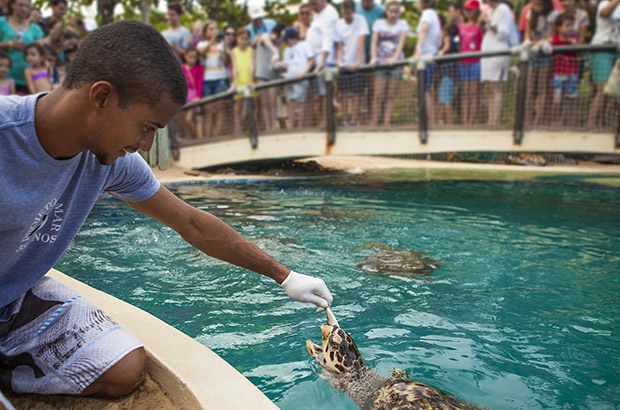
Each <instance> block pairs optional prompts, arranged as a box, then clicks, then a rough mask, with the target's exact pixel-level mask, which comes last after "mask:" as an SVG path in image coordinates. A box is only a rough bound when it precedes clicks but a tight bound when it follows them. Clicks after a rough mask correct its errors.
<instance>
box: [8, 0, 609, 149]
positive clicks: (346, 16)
mask: <svg viewBox="0 0 620 410" xmlns="http://www.w3.org/2000/svg"><path fill="white" fill-rule="evenodd" d="M578 1H579V0H530V2H529V3H528V4H527V5H526V6H525V7H523V9H522V10H521V12H520V14H519V15H516V13H515V11H514V10H513V8H512V5H511V3H510V2H509V0H482V3H481V2H480V1H479V0H465V1H464V3H460V2H454V3H452V4H451V5H450V7H449V9H448V10H447V13H446V14H445V15H442V14H440V13H438V12H437V11H436V0H418V1H417V2H416V5H417V8H418V10H419V13H420V18H419V23H418V25H417V27H415V28H413V27H410V25H409V24H408V23H407V21H406V20H404V19H403V18H402V12H403V7H402V5H401V4H400V3H399V2H398V1H394V0H392V1H388V2H387V3H385V4H384V5H381V4H379V3H377V2H376V1H375V0H359V1H358V2H355V1H354V0H343V1H342V2H341V3H339V5H338V8H336V7H335V6H334V5H332V4H330V3H329V2H327V0H307V3H303V4H301V5H300V6H299V9H298V19H297V21H295V22H294V23H293V24H291V25H290V26H286V25H284V24H281V23H278V22H277V21H275V20H274V19H271V18H267V16H266V14H265V12H264V10H263V9H262V8H261V7H260V6H255V5H250V6H249V7H248V17H249V19H250V23H249V24H247V26H243V27H236V26H235V25H227V26H225V27H222V24H220V23H218V22H217V21H206V22H202V21H196V22H194V23H193V24H192V25H191V27H185V26H184V25H183V24H182V17H183V12H184V10H183V8H182V6H181V5H180V4H169V5H168V8H167V13H166V18H167V22H168V24H167V28H166V29H165V30H163V31H162V35H163V36H164V37H165V38H166V39H167V40H168V42H169V43H170V44H171V46H172V48H173V49H174V51H175V53H176V54H177V56H178V58H179V62H180V63H181V64H182V65H183V70H184V72H185V74H186V78H187V87H188V102H194V101H197V100H199V99H200V98H203V97H207V96H212V95H218V94H221V93H225V92H230V91H232V90H241V89H243V87H247V86H252V85H255V84H258V83H263V82H268V81H272V80H275V79H278V78H301V77H303V76H305V75H306V74H308V73H311V72H321V71H323V70H326V69H328V68H331V67H338V68H339V75H338V79H337V83H336V85H337V90H338V93H337V95H338V98H337V99H334V100H333V101H326V98H325V94H326V87H325V82H324V78H323V77H322V76H318V77H317V78H316V79H315V80H313V81H307V80H306V81H299V82H296V83H294V84H290V85H287V86H285V87H280V88H278V87H267V88H260V87H259V90H258V92H257V93H256V95H255V97H256V98H258V104H253V106H254V107H258V108H255V109H253V110H250V109H249V107H248V106H247V104H246V101H245V99H244V98H243V95H241V94H238V95H237V96H235V97H234V98H230V99H222V100H219V101H217V102H215V103H211V104H207V105H205V106H204V107H200V108H193V109H189V110H186V111H185V112H183V114H182V115H181V116H179V118H178V119H177V120H175V121H174V124H173V132H174V134H175V135H176V137H175V138H180V136H181V135H183V137H185V138H206V137H210V136H215V135H220V134H222V133H226V132H234V133H238V132H241V131H242V130H243V129H244V127H245V126H247V118H248V116H253V117H254V118H255V119H256V121H257V122H258V123H259V124H260V127H261V129H263V130H265V131H273V130H276V129H279V128H280V129H282V128H296V127H304V126H307V125H318V126H322V125H324V124H325V118H324V116H325V104H334V105H337V106H338V107H339V111H340V113H341V115H340V121H341V125H344V126H356V125H359V124H362V123H364V124H367V125H370V126H389V125H390V122H391V120H392V117H393V110H394V100H395V98H394V96H395V93H396V92H397V90H398V88H399V84H401V83H402V82H403V81H406V80H409V79H411V78H412V75H413V73H412V72H411V69H410V68H409V67H408V66H403V65H398V64H396V65H394V63H396V62H397V61H399V60H402V59H404V58H408V57H419V58H425V57H429V58H430V57H436V56H443V55H449V54H455V53H464V52H478V51H505V50H508V49H510V48H511V47H514V46H519V45H525V46H526V47H531V49H532V50H533V51H535V52H534V53H533V54H532V55H533V57H532V58H531V59H530V61H529V68H528V70H529V74H528V84H527V89H528V93H527V98H528V101H527V103H526V116H525V120H526V122H527V123H530V124H540V123H541V122H543V121H547V122H553V123H562V122H563V121H564V119H565V118H566V115H567V114H566V113H567V107H570V106H571V104H574V100H575V99H576V98H575V97H577V89H578V82H579V80H580V79H581V78H582V77H583V71H584V61H585V58H579V60H578V56H577V54H576V53H565V54H557V55H556V54H551V53H550V52H549V50H550V48H551V47H552V46H560V45H569V44H583V43H586V42H588V41H589V42H591V43H592V44H608V43H612V44H619V43H620V7H619V6H618V3H620V0H582V1H584V2H585V3H584V4H579V3H578ZM2 2H6V4H4V5H3V4H2ZM51 11H52V14H51V16H49V17H45V18H43V17H42V16H41V13H40V11H39V10H38V9H36V8H34V7H32V4H31V0H0V16H1V17H0V94H13V93H18V94H27V93H38V92H44V91H50V90H52V89H53V88H54V87H56V86H57V85H58V84H59V83H60V82H61V81H62V78H63V74H64V71H65V70H66V68H67V67H68V66H69V65H70V64H71V59H72V55H73V53H74V52H75V50H76V49H77V47H79V44H80V41H81V39H82V38H83V37H84V36H85V35H87V33H88V31H89V30H88V29H92V27H87V26H89V24H85V22H84V21H82V20H79V19H71V20H70V21H69V20H68V19H67V18H66V16H65V14H66V11H67V0H52V1H51ZM592 20H594V22H595V25H593V24H591V23H592ZM593 27H596V28H595V30H593ZM411 36H414V37H416V45H415V49H414V50H413V51H412V52H411V53H407V52H406V47H405V45H406V39H407V37H411ZM407 54H409V55H407ZM616 58H617V52H613V51H609V52H597V53H591V54H589V58H588V61H587V64H588V65H589V68H590V72H591V77H590V79H589V81H590V82H591V84H592V89H593V97H592V103H591V104H590V111H589V116H588V126H591V127H595V126H596V125H597V122H598V121H599V120H600V111H601V109H602V107H603V105H604V95H603V87H604V85H605V82H606V81H607V78H608V77H609V75H610V73H611V71H612V68H613V65H614V61H615V59H616ZM512 62H513V59H512V58H511V56H510V55H508V54H506V55H501V56H496V57H487V58H482V59H481V58H477V57H470V58H462V59H460V60H458V61H456V60H455V61H449V62H443V63H442V62H439V63H437V64H436V63H429V64H427V65H426V66H425V68H424V79H423V81H424V91H425V93H424V95H422V96H420V98H424V99H425V100H426V106H427V115H428V120H429V122H430V123H431V124H442V123H444V124H453V123H455V122H456V121H458V122H460V123H462V124H473V123H476V122H483V123H486V124H489V125H497V124H499V123H500V122H501V109H502V106H503V103H504V95H503V93H504V90H505V87H504V84H505V82H506V81H507V80H508V78H509V74H510V73H511V72H512V71H513V70H514V68H511V64H512ZM365 64H378V65H380V66H381V69H380V70H373V71H372V72H368V71H363V72H359V71H357V68H358V67H359V66H361V65H365ZM483 92H485V93H486V95H487V100H488V110H487V113H486V118H480V113H479V112H478V111H477V110H476V107H478V106H479V103H478V101H479V100H480V96H481V95H482V93H483ZM456 94H458V95H459V98H460V103H459V110H458V113H455V110H454V107H453V104H454V100H455V95H456ZM246 95H247V94H246ZM284 110H285V111H286V115H282V112H283V111H284ZM250 111H252V112H250ZM362 112H363V113H364V117H362V116H361V113H362ZM225 115H230V118H233V119H234V120H232V121H226V122H228V123H230V124H231V125H230V126H227V125H226V124H225V121H224V117H225ZM457 117H458V118H457ZM283 118H285V120H284V121H283ZM227 127H228V128H227Z"/></svg>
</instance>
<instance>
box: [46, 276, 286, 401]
mask: <svg viewBox="0 0 620 410" xmlns="http://www.w3.org/2000/svg"><path fill="white" fill-rule="evenodd" d="M47 275H48V276H49V277H52V278H54V279H56V280H57V281H59V282H61V283H62V284H64V285H65V286H68V287H70V288H72V289H74V290H76V291H77V292H79V293H80V294H81V295H82V296H83V297H85V298H86V299H88V300H89V301H90V302H92V303H93V304H95V305H96V306H97V307H99V308H100V309H102V310H103V311H104V312H106V314H108V315H109V316H110V317H112V318H113V319H114V320H116V321H117V322H118V323H119V324H120V325H121V326H123V327H124V328H125V329H127V330H128V331H130V332H131V333H133V334H134V335H135V336H136V337H138V339H140V340H141V341H142V343H144V345H145V349H146V351H147V355H148V363H147V367H148V372H149V374H150V375H151V377H152V378H153V379H154V380H155V382H156V383H157V384H159V386H160V387H161V388H162V389H163V390H164V391H165V393H166V394H167V395H168V397H170V399H171V401H172V402H173V403H174V404H175V405H176V406H178V407H179V408H180V409H184V410H186V409H187V410H193V409H205V408H235V409H248V410H250V409H251V410H260V409H277V408H278V407H277V406H276V405H275V404H273V402H271V400H269V398H267V396H265V395H264V394H263V393H262V392H261V391H260V390H259V389H258V388H257V387H256V386H254V385H253V384H252V383H251V382H250V381H249V380H248V379H246V378H245V377H244V376H243V375H242V374H241V373H239V372H238V371H237V370H236V369H235V368H234V367H232V366H231V365H230V364H229V363H228V362H226V361H225V360H224V359H222V358H221V357H219V356H218V355H217V354H215V353H214V352H213V351H211V350H210V349H209V348H207V347H206V346H204V345H202V344H200V343H199V342H197V341H196V340H194V339H192V338H191V337H189V336H187V335H186V334H184V333H182V332H180V331H179V330H177V329H175V328H173V327H172V326H170V325H168V324H166V323H165V322H163V321H162V320H160V319H158V318H156V317H155V316H153V315H151V314H150V313H147V312H145V311H143V310H141V309H139V308H137V307H135V306H133V305H131V304H129V303H127V302H123V301H121V300H120V299H117V298H115V297H113V296H110V295H108V294H106V293H104V292H102V291H99V290H97V289H95V288H93V287H91V286H88V285H86V284H84V283H82V282H80V281H78V280H76V279H73V278H71V277H69V276H67V275H65V274H63V273H62V272H60V271H58V270H56V269H52V270H50V271H49V272H48V274H47Z"/></svg>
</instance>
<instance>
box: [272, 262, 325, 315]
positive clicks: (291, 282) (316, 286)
mask: <svg viewBox="0 0 620 410" xmlns="http://www.w3.org/2000/svg"><path fill="white" fill-rule="evenodd" d="M280 286H282V287H283V288H284V290H285V291H286V294H287V295H288V296H289V297H290V298H291V299H293V300H296V301H298V302H309V303H314V304H315V305H317V306H318V309H317V312H320V311H322V310H325V309H327V308H328V307H329V306H330V305H331V304H332V300H334V297H333V296H332V294H331V292H330V291H329V289H327V285H325V282H323V279H318V278H314V277H312V276H308V275H303V274H301V273H297V272H295V271H291V273H289V275H288V276H287V277H286V279H284V282H282V284H281V285H280Z"/></svg>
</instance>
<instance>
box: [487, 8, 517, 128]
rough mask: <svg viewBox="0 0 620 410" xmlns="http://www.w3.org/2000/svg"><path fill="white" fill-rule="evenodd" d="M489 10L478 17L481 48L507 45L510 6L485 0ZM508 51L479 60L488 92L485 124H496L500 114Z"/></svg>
mask: <svg viewBox="0 0 620 410" xmlns="http://www.w3.org/2000/svg"><path fill="white" fill-rule="evenodd" d="M484 3H485V4H487V5H488V6H489V7H490V9H491V12H490V14H485V15H483V16H481V18H480V24H481V28H482V30H483V31H484V36H483V37H482V46H481V51H499V50H509V49H510V30H511V27H512V25H513V24H514V19H513V17H512V12H511V11H510V7H508V6H507V5H506V4H504V3H502V2H500V1H498V0H484ZM509 70H510V55H509V54H508V55H506V56H501V57H486V58H483V59H482V61H481V63H480V80H481V81H483V82H486V84H487V88H488V93H489V102H488V103H489V116H488V121H487V124H488V125H499V123H500V118H501V115H502V102H503V95H502V86H503V84H502V83H503V82H505V81H507V80H508V72H509Z"/></svg>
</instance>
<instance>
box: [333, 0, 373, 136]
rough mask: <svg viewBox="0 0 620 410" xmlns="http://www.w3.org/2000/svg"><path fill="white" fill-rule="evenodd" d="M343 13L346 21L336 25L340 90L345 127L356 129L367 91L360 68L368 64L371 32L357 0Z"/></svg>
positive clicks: (346, 2)
mask: <svg viewBox="0 0 620 410" xmlns="http://www.w3.org/2000/svg"><path fill="white" fill-rule="evenodd" d="M340 14H341V15H342V18H341V19H340V20H338V22H337V23H336V63H337V64H338V66H339V67H340V68H341V71H340V74H339V76H338V91H339V92H340V95H341V100H342V125H344V126H348V125H351V126H356V125H359V123H358V117H357V116H358V114H359V111H360V102H361V98H362V93H363V92H364V74H362V73H360V72H358V71H356V69H357V67H358V66H360V65H362V64H363V63H364V61H366V56H365V52H364V48H365V44H366V36H367V35H368V34H370V31H369V30H368V23H367V22H366V19H365V18H364V16H362V15H361V14H355V2H354V1H353V0H344V1H343V2H342V3H341V4H340ZM349 100H350V102H351V104H350V105H349Z"/></svg>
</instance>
